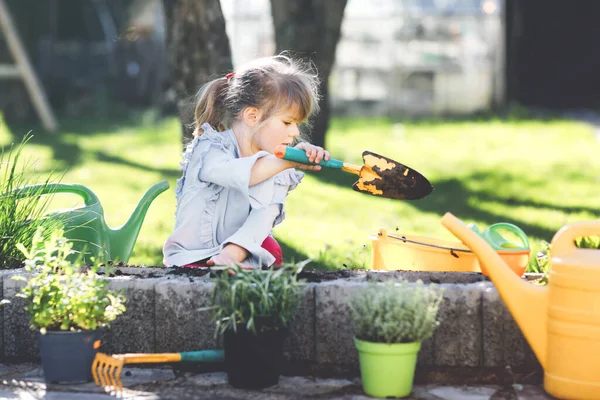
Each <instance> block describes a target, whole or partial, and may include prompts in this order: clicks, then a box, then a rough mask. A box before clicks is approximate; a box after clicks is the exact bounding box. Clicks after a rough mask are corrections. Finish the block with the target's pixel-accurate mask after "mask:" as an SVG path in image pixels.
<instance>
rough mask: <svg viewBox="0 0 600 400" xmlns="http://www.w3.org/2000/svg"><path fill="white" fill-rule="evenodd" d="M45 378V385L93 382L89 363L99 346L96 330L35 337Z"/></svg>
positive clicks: (61, 332)
mask: <svg viewBox="0 0 600 400" xmlns="http://www.w3.org/2000/svg"><path fill="white" fill-rule="evenodd" d="M38 339H39V343H40V355H41V358H42V368H43V370H44V379H45V380H46V382H48V383H83V382H90V381H91V380H92V361H93V360H94V357H95V356H96V353H97V352H98V347H100V342H99V340H100V332H98V331H80V332H70V331H59V332H52V331H50V332H47V333H46V334H44V335H42V334H41V333H39V334H38Z"/></svg>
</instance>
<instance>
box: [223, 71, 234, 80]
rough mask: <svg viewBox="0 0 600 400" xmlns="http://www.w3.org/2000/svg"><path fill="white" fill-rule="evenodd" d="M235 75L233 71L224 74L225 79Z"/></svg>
mask: <svg viewBox="0 0 600 400" xmlns="http://www.w3.org/2000/svg"><path fill="white" fill-rule="evenodd" d="M234 76H235V72H230V73H228V74H227V75H225V79H227V80H229V79H230V78H233V77H234Z"/></svg>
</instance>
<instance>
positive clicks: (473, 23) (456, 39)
mask: <svg viewBox="0 0 600 400" xmlns="http://www.w3.org/2000/svg"><path fill="white" fill-rule="evenodd" d="M221 4H222V6H223V12H224V14H225V18H226V19H227V30H228V34H229V39H230V44H231V49H232V52H233V61H234V65H237V64H239V63H242V62H244V61H247V60H250V59H253V58H256V57H260V56H267V55H271V54H273V52H274V49H275V44H274V39H273V25H272V21H271V11H270V3H269V0H221ZM503 13H504V0H348V4H347V6H346V12H345V17H344V22H343V25H342V37H341V40H340V42H339V44H338V48H337V54H336V64H335V68H334V71H333V72H332V75H331V78H330V79H331V80H330V88H331V90H330V94H331V102H332V106H333V107H334V110H335V111H336V112H337V113H343V114H351V115H357V114H358V115H388V116H436V115H464V114H469V113H473V112H478V111H486V110H489V109H491V108H493V106H494V105H496V104H500V103H501V102H502V101H503V98H504V40H503V36H504V24H503V19H502V18H503Z"/></svg>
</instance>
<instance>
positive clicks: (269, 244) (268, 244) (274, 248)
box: [184, 236, 283, 268]
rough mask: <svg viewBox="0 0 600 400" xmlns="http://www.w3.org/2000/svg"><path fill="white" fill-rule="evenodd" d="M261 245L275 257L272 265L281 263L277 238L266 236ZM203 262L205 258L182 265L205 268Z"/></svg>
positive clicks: (281, 257) (281, 255) (281, 258)
mask: <svg viewBox="0 0 600 400" xmlns="http://www.w3.org/2000/svg"><path fill="white" fill-rule="evenodd" d="M261 247H262V248H263V249H265V250H267V251H268V252H269V253H271V254H272V255H273V257H275V262H274V263H273V265H274V266H276V267H278V266H280V265H281V264H283V253H282V251H281V246H280V245H279V243H277V240H275V239H273V237H271V236H267V238H266V239H265V241H264V242H262V245H261ZM205 263H206V260H203V261H196V262H195V263H191V264H186V265H184V267H187V268H206V267H207V265H206V264H205Z"/></svg>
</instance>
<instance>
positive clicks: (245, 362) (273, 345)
mask: <svg viewBox="0 0 600 400" xmlns="http://www.w3.org/2000/svg"><path fill="white" fill-rule="evenodd" d="M288 333H289V330H288V329H280V330H278V331H267V332H260V333H259V334H257V335H255V334H253V333H251V332H248V331H245V330H244V331H238V332H237V333H235V332H232V331H227V332H225V337H224V343H223V344H224V349H225V370H226V371H227V378H228V380H229V384H230V385H231V386H233V387H236V388H243V389H262V388H266V387H269V386H274V385H277V384H278V383H279V375H280V373H281V367H282V363H283V342H284V340H285V338H286V337H287V335H288Z"/></svg>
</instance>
